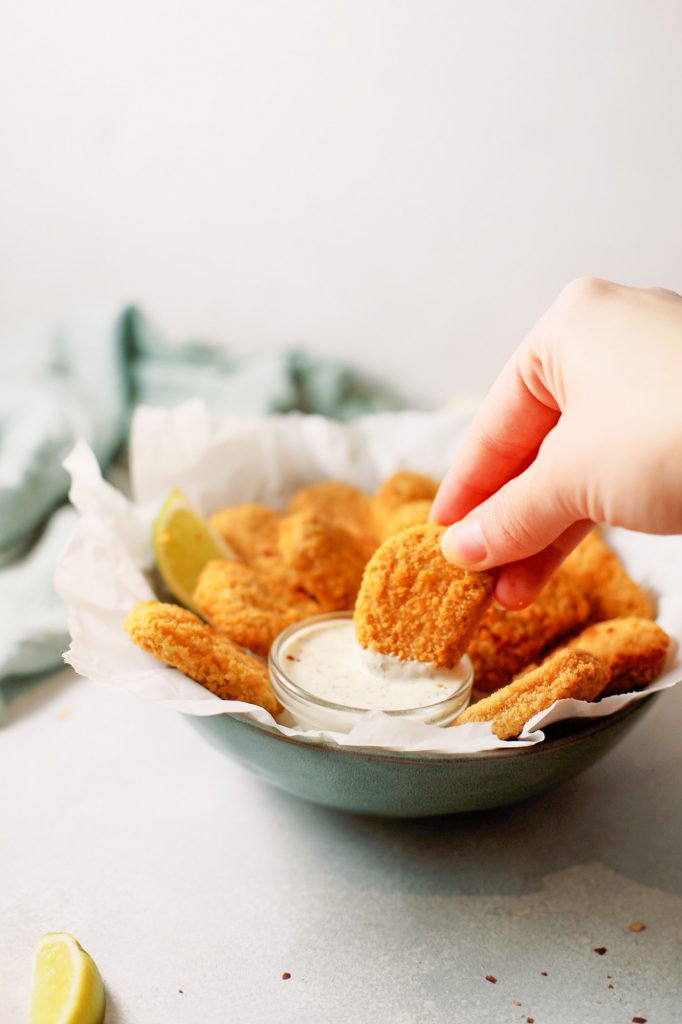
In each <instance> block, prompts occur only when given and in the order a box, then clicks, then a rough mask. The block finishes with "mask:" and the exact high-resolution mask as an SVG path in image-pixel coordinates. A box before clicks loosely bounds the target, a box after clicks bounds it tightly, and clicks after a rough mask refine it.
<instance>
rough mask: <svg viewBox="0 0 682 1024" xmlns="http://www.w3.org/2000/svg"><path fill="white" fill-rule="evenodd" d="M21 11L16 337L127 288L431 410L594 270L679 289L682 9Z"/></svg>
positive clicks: (7, 182) (11, 179) (12, 20)
mask: <svg viewBox="0 0 682 1024" xmlns="http://www.w3.org/2000/svg"><path fill="white" fill-rule="evenodd" d="M3 14H4V17H3V28H2V32H1V34H0V127H1V132H0V147H1V149H0V178H1V182H0V184H1V187H0V325H1V326H3V327H7V326H11V325H14V324H20V323H24V322H25V321H32V320H41V319H46V320H47V319H49V318H51V317H53V316H55V315H56V314H58V313H59V314H62V313H65V312H69V311H71V310H74V309H77V308H80V307H81V306H82V305H84V304H86V303H87V304H91V303H95V302H101V301H107V302H108V301H110V300H112V299H113V300H114V301H120V302H123V301H127V300H131V299H132V300H135V301H138V302H139V303H141V304H142V305H143V307H145V309H146V310H147V311H148V312H149V313H150V314H151V315H152V316H153V317H155V318H156V319H157V320H158V321H159V322H160V324H161V325H162V326H163V327H164V328H165V329H166V330H169V331H170V332H171V333H172V334H173V335H174V336H177V337H178V338H180V337H182V336H183V335H186V334H192V335H197V334H199V335H204V336H209V337H212V338H214V339H216V340H219V341H221V342H223V343H224V344H226V345H229V346H231V347H232V348H233V349H235V350H237V351H242V352H248V351H255V350H262V349H265V348H268V347H271V346H281V345H287V344H291V343H293V342H295V343H302V344H305V345H308V346H310V347H316V348H318V349H320V350H323V351H327V352H330V353H335V354H338V355H342V356H343V357H345V358H347V359H349V360H351V361H352V362H354V363H355V364H356V365H359V366H364V367H366V368H367V369H369V370H372V371H374V372H379V373H381V374H383V375H384V376H385V377H386V378H387V379H388V380H389V381H391V382H393V383H395V384H398V385H400V386H401V387H402V388H403V389H404V390H406V391H407V392H408V394H410V395H411V396H412V398H413V399H414V400H415V401H419V402H422V403H432V402H434V401H440V400H441V399H443V398H445V397H446V396H447V395H449V394H450V393H451V392H454V391H461V390H474V391H480V390H481V389H483V388H484V387H485V386H486V385H487V384H488V383H489V382H490V380H491V379H492V377H493V376H494V374H495V372H496V370H497V369H498V367H499V365H500V363H501V362H502V360H503V359H504V358H505V356H506V355H507V354H508V352H509V351H510V350H511V349H512V348H513V347H514V345H515V344H516V343H517V342H518V341H519V340H520V338H521V337H522V336H523V334H524V333H525V330H526V329H527V328H528V327H529V326H530V325H531V323H532V322H533V320H534V319H535V318H536V317H537V316H538V315H539V314H540V313H541V311H542V310H543V308H544V307H545V306H546V305H547V304H548V303H549V302H550V301H551V299H552V297H553V296H554V294H555V293H556V291H557V290H558V289H559V288H560V287H561V285H562V284H563V283H564V282H566V281H567V280H568V279H570V278H572V277H575V276H577V275H582V274H593V275H599V276H604V277H610V278H613V279H617V280H623V281H626V282H628V283H641V284H660V285H665V286H668V287H672V288H676V289H680V288H681V287H682V269H681V264H680V247H681V240H682V214H681V210H682V203H681V199H680V192H681V190H682V117H681V116H680V115H681V110H680V108H681V99H682V58H681V57H680V40H681V39H682V4H680V3H679V2H676V0H657V2H656V3H653V4H652V3H650V2H645V0H578V2H562V0H526V2H523V0H521V2H511V0H484V2H480V0H479V2H476V3H466V4H465V3H457V2H453V0H406V2H399V0H349V2H329V0H288V2H287V0H242V2H235V0H193V2H191V3H190V2H188V0H186V2H175V3H174V2H171V0H118V2H116V3H115V4H114V3H111V4H106V5H105V4H99V3H92V2H91V0H75V2H68V0H67V2H63V3H59V4H56V3H54V2H53V0H42V2H39V0H23V2H17V0H14V2H10V3H6V4H5V5H4V7H3Z"/></svg>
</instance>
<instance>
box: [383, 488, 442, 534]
mask: <svg viewBox="0 0 682 1024" xmlns="http://www.w3.org/2000/svg"><path fill="white" fill-rule="evenodd" d="M431 505H432V502H431V500H430V499H429V498H420V499H419V501H407V502H405V504H404V505H398V507H397V508H395V509H394V510H393V511H392V512H390V513H389V514H388V515H387V516H386V517H385V518H384V521H383V536H384V539H386V537H391V536H392V535H393V534H394V533H399V532H400V531H401V530H407V529H408V528H409V527H410V526H419V525H420V523H427V522H428V521H429V512H430V511H431Z"/></svg>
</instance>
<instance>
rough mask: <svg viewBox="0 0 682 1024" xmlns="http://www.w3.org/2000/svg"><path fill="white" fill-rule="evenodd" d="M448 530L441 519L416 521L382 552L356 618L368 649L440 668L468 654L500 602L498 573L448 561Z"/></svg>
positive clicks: (368, 573) (366, 579) (369, 571)
mask: <svg viewBox="0 0 682 1024" xmlns="http://www.w3.org/2000/svg"><path fill="white" fill-rule="evenodd" d="M444 532H445V527H442V526H438V525H436V524H435V523H425V524H424V525H421V526H413V527H411V528H410V529H407V530H402V531H401V532H400V533H396V534H394V535H393V536H392V537H389V538H388V540H385V541H384V543H383V544H382V545H381V547H380V548H379V549H378V550H377V551H376V552H375V553H374V555H373V556H372V558H371V559H370V561H369V562H368V564H367V567H366V569H365V573H364V576H363V579H362V585H361V587H360V592H359V594H358V598H357V602H356V605H355V612H354V616H353V618H354V620H355V632H356V637H357V639H358V642H359V643H360V644H361V645H362V646H363V647H365V648H369V649H370V650H373V651H378V652H380V653H381V654H393V655H395V656H397V657H398V658H402V659H403V660H411V661H422V662H428V663H431V664H434V665H437V666H439V667H440V668H452V667H453V666H454V665H456V664H457V662H458V661H459V659H460V658H461V657H462V655H463V654H464V652H465V650H466V648H467V645H468V643H469V641H470V639H471V636H472V634H473V632H474V630H475V629H476V626H477V625H478V623H479V621H480V619H481V616H482V615H483V613H484V612H485V610H486V608H487V607H488V605H489V604H490V601H491V600H492V596H493V589H494V583H495V576H494V574H493V573H490V572H480V573H471V572H466V571H465V570H464V569H459V568H458V567H456V566H454V565H451V564H450V563H449V562H447V561H446V560H445V558H444V557H443V555H442V553H441V549H440V541H441V537H442V536H443V533H444Z"/></svg>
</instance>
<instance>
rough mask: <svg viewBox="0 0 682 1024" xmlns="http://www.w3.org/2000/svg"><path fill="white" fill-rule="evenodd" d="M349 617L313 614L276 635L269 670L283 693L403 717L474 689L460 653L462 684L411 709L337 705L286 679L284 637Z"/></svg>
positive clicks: (470, 668) (310, 701)
mask: <svg viewBox="0 0 682 1024" xmlns="http://www.w3.org/2000/svg"><path fill="white" fill-rule="evenodd" d="M352 618H353V613H352V612H351V611H343V612H324V613H323V614H322V615H312V616H309V617H308V618H307V619H300V620H299V621H298V622H294V623H292V625H291V626H287V628H286V629H283V630H282V632H281V633H279V634H278V635H277V636H276V637H275V640H274V641H273V643H272V646H271V647H270V652H269V654H268V669H269V672H270V675H271V676H272V677H274V679H275V680H276V682H277V685H278V686H279V687H281V688H282V689H283V690H284V691H285V692H287V693H288V694H290V695H291V696H293V697H295V698H297V699H298V700H302V701H305V702H307V703H308V704H311V705H314V706H317V707H320V708H324V709H326V710H329V711H340V712H345V713H350V714H352V715H366V714H367V713H368V712H370V711H381V713H382V714H384V715H395V716H397V717H401V716H404V717H406V718H409V717H410V716H412V715H414V713H415V712H416V711H419V712H428V711H437V710H438V708H440V707H442V706H444V705H446V704H448V703H449V702H450V701H452V699H453V698H454V697H458V696H460V694H462V692H466V691H467V690H469V692H471V690H472V689H473V684H474V666H473V663H472V661H471V658H470V657H469V655H468V654H463V655H462V657H461V658H460V660H459V662H458V664H460V665H463V666H464V668H465V669H466V676H465V678H464V680H463V681H462V683H460V685H459V686H458V687H457V689H455V690H452V691H451V692H450V693H448V695H447V696H446V697H441V698H440V700H437V701H434V702H433V703H431V704H417V705H415V706H414V707H411V708H393V709H384V708H357V707H354V706H352V705H350V704H336V703H335V702H334V701H330V700H325V699H324V697H318V696H317V695H316V694H314V693H311V692H310V691H309V690H305V689H304V688H303V687H302V686H299V685H298V683H295V682H294V681H293V679H290V678H289V676H288V675H287V674H286V672H285V670H284V668H283V666H282V664H281V661H280V659H279V653H280V650H281V648H282V646H283V645H284V644H285V643H286V641H287V640H289V638H290V637H291V636H293V635H294V634H295V633H298V632H299V630H302V629H304V628H308V627H310V626H315V625H317V624H321V623H323V622H329V621H332V620H339V619H352ZM462 710H464V709H462Z"/></svg>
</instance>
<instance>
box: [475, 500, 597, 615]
mask: <svg viewBox="0 0 682 1024" xmlns="http://www.w3.org/2000/svg"><path fill="white" fill-rule="evenodd" d="M593 526H594V523H592V522H591V520H589V519H583V520H580V521H579V522H577V523H574V524H573V525H572V526H569V528H568V529H567V530H564V532H563V533H562V534H561V536H559V537H557V539H556V540H555V541H553V543H552V544H550V545H549V546H548V547H546V548H544V550H543V551H538V553H537V554H536V555H531V556H530V557H529V558H524V559H522V560H521V561H520V562H512V563H510V564H509V565H505V566H503V567H502V569H501V570H500V574H499V576H498V578H497V585H496V587H495V600H496V601H497V602H498V604H501V605H502V606H503V607H504V608H509V609H510V610H514V609H518V608H525V607H526V606H527V605H529V604H531V603H532V602H533V601H534V600H535V598H536V597H537V596H538V594H539V593H540V591H541V590H542V588H543V587H544V585H545V584H546V583H547V581H548V580H549V578H550V576H552V575H553V574H554V572H555V571H556V570H557V569H558V568H559V566H560V565H561V563H562V562H563V560H564V559H565V558H566V557H567V555H569V554H570V553H571V551H572V550H573V549H574V548H575V547H577V546H578V544H579V543H580V541H581V540H583V538H584V537H586V536H587V534H588V533H589V532H590V530H591V529H592V527H593Z"/></svg>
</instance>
